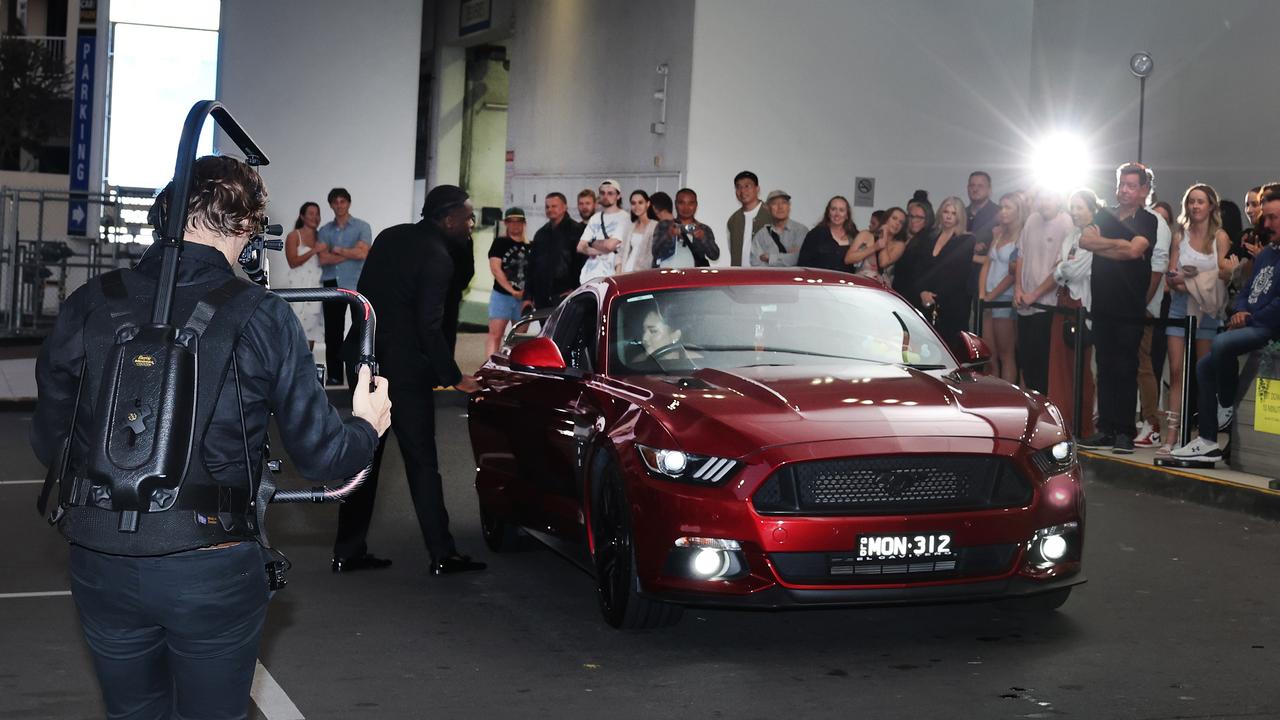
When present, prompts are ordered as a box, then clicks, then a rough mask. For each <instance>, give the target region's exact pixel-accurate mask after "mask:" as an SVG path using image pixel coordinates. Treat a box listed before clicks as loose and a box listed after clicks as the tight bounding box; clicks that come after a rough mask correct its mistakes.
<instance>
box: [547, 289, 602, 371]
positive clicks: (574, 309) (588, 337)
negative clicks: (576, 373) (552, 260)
mask: <svg viewBox="0 0 1280 720" xmlns="http://www.w3.org/2000/svg"><path fill="white" fill-rule="evenodd" d="M596 307H597V305H596V298H595V296H594V295H591V294H589V293H584V294H582V295H578V296H577V297H575V298H573V299H572V300H570V301H569V302H568V303H567V304H565V305H564V306H562V307H561V308H560V311H559V314H558V315H557V316H556V318H555V325H554V327H553V328H552V331H551V339H552V340H553V341H555V344H556V345H557V346H559V348H560V354H561V355H563V356H564V361H565V363H566V364H567V365H568V366H569V367H571V368H577V369H579V370H585V371H588V372H590V371H591V370H592V369H593V368H594V367H595V362H594V360H595V358H593V357H592V354H593V353H594V352H595V339H596V320H597V315H598V314H599V311H598V310H597V309H596Z"/></svg>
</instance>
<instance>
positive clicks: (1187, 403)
mask: <svg viewBox="0 0 1280 720" xmlns="http://www.w3.org/2000/svg"><path fill="white" fill-rule="evenodd" d="M974 305H975V306H976V307H975V310H976V312H975V313H974V316H975V318H976V320H975V323H974V332H975V333H976V334H978V335H979V336H981V335H982V322H983V317H982V311H983V310H990V309H993V308H1010V307H1013V303H1012V302H1009V301H1008V300H1001V301H995V300H987V301H983V300H975V301H974ZM1031 307H1033V308H1037V309H1039V310H1044V311H1046V312H1051V313H1056V314H1058V315H1065V316H1068V317H1071V318H1073V319H1074V321H1075V323H1076V325H1075V326H1076V343H1075V348H1074V350H1075V355H1074V358H1073V367H1072V373H1071V376H1072V377H1071V384H1072V386H1071V391H1072V397H1071V408H1072V411H1073V412H1072V413H1071V433H1072V434H1073V435H1075V436H1076V437H1077V438H1079V437H1080V436H1081V435H1082V430H1083V428H1084V415H1083V413H1085V412H1090V413H1091V412H1093V408H1085V407H1084V382H1083V381H1084V374H1085V373H1086V372H1089V371H1090V368H1087V367H1085V362H1084V358H1085V351H1086V347H1087V345H1089V344H1090V342H1089V337H1088V336H1089V334H1088V333H1087V332H1083V331H1082V330H1081V328H1087V327H1088V321H1089V320H1091V319H1092V318H1093V315H1092V314H1091V313H1090V312H1089V311H1088V310H1086V309H1085V308H1084V307H1077V308H1065V307H1058V306H1056V305H1041V304H1040V303H1033V304H1032V305H1031ZM1107 317H1108V318H1109V319H1113V320H1119V321H1120V322H1131V323H1136V324H1140V325H1151V326H1153V327H1155V328H1159V329H1160V330H1161V331H1163V330H1164V329H1165V328H1169V327H1181V328H1183V329H1184V330H1185V331H1186V337H1187V342H1186V347H1185V348H1184V349H1183V352H1182V413H1183V416H1184V417H1187V416H1188V414H1189V412H1190V409H1191V404H1192V400H1191V375H1192V373H1194V372H1195V366H1196V355H1195V353H1196V343H1195V337H1196V318H1195V316H1194V315H1188V316H1187V317H1185V318H1183V319H1180V320H1170V319H1168V318H1142V319H1141V320H1136V319H1129V318H1112V317H1111V316H1107ZM1193 430H1194V426H1193V424H1192V423H1190V422H1187V421H1184V422H1182V423H1181V426H1180V427H1179V436H1180V437H1179V438H1178V443H1177V444H1178V445H1179V446H1182V445H1186V444H1187V443H1189V442H1191V434H1192V431H1193Z"/></svg>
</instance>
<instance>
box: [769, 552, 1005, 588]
mask: <svg viewBox="0 0 1280 720" xmlns="http://www.w3.org/2000/svg"><path fill="white" fill-rule="evenodd" d="M1017 551H1018V546H1017V545H977V546H972V547H966V548H959V549H957V550H956V552H955V553H954V554H952V555H950V556H948V557H940V558H935V559H915V560H889V561H881V560H863V561H859V560H857V559H856V558H855V557H854V556H853V555H852V554H850V553H821V552H818V553H802V552H779V553H769V560H770V561H771V562H772V564H773V567H774V568H775V569H776V570H777V572H778V577H780V578H782V580H783V581H784V582H787V583H791V584H795V585H884V584H900V583H915V582H934V581H938V580H950V579H959V578H980V577H991V576H994V575H1002V574H1004V573H1006V572H1008V571H1009V568H1010V566H1011V565H1012V563H1013V560H1014V557H1015V556H1016V554H1017Z"/></svg>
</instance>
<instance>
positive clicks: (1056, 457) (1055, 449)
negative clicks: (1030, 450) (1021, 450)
mask: <svg viewBox="0 0 1280 720" xmlns="http://www.w3.org/2000/svg"><path fill="white" fill-rule="evenodd" d="M1031 461H1032V462H1034V463H1035V465H1036V467H1037V468H1039V469H1040V472H1042V473H1044V474H1045V475H1053V474H1055V473H1062V472H1067V471H1068V470H1070V469H1071V468H1072V466H1074V465H1075V464H1076V444H1075V442H1073V441H1071V440H1063V441H1062V442H1059V443H1054V444H1053V445H1050V446H1049V447H1047V448H1044V449H1043V450H1038V451H1037V452H1036V454H1035V455H1033V456H1031Z"/></svg>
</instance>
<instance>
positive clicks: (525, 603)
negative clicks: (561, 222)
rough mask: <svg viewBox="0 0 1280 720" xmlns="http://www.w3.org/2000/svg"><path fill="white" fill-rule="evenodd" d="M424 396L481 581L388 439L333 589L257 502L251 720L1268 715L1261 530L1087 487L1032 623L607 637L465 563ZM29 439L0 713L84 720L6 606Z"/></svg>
mask: <svg viewBox="0 0 1280 720" xmlns="http://www.w3.org/2000/svg"><path fill="white" fill-rule="evenodd" d="M437 399H438V400H439V402H438V404H437V415H438V426H439V435H438V437H439V444H440V450H441V459H442V463H443V468H444V472H445V477H446V479H447V486H448V487H447V491H446V494H447V497H448V500H449V507H450V512H451V514H452V516H453V529H454V533H455V535H456V536H457V538H458V543H459V545H460V547H461V548H462V549H463V550H464V551H465V552H470V553H472V554H473V555H475V556H477V557H479V558H480V559H483V560H485V561H487V562H489V564H490V567H489V570H488V571H486V572H484V573H479V574H474V575H467V576H458V577H446V578H432V577H429V576H428V575H427V573H426V570H425V566H426V562H427V556H426V552H425V549H424V547H423V545H422V540H421V537H420V536H419V533H418V530H417V526H416V522H415V520H414V517H413V513H412V508H411V506H410V503H409V498H408V492H407V490H406V488H405V487H404V484H403V466H402V465H401V461H400V456H399V454H398V452H397V451H396V450H395V447H394V442H393V444H392V447H391V448H389V449H388V453H387V457H386V463H385V465H384V467H385V468H386V472H384V474H383V478H382V480H381V481H380V483H379V493H380V496H379V498H378V505H377V509H376V515H375V519H374V528H373V531H372V533H371V537H370V547H371V549H372V550H373V552H375V553H377V554H379V555H385V556H388V557H391V558H392V559H393V560H394V561H395V564H394V565H393V566H392V567H391V568H389V569H387V570H382V571H374V572H364V573H353V574H349V575H334V574H332V573H331V572H330V571H329V548H330V543H331V542H332V536H333V530H334V527H335V523H336V509H335V508H333V507H326V506H303V505H293V506H277V507H273V508H272V510H271V512H270V514H269V516H268V518H269V529H270V533H271V536H272V539H273V540H274V541H275V544H276V545H277V546H278V547H281V548H282V549H283V550H284V551H285V552H286V553H287V554H288V555H289V556H290V558H291V559H292V560H293V563H294V569H293V571H292V572H291V573H290V577H289V586H288V588H286V589H285V590H284V591H282V592H281V593H280V594H278V595H277V596H276V598H275V600H274V601H273V603H272V606H271V610H270V614H269V618H268V625H269V629H268V631H267V633H266V636H265V637H264V640H263V645H262V648H261V650H260V653H259V657H260V659H261V662H262V665H263V667H264V668H265V670H266V671H267V672H266V673H265V674H266V675H269V678H267V680H269V681H270V682H265V683H264V684H263V685H262V687H260V688H259V691H257V692H256V693H255V698H256V699H257V700H258V702H259V704H260V705H261V706H262V707H261V708H255V709H254V711H253V715H252V717H255V718H265V720H283V719H284V718H298V717H305V718H308V719H320V718H342V719H344V720H345V719H349V718H425V717H431V718H462V717H467V718H473V717H485V718H507V717H511V718H515V717H519V718H544V717H545V718H561V717H598V716H608V717H609V718H610V720H622V719H624V718H654V717H679V718H686V717H687V718H722V717H723V718H735V719H739V718H741V719H748V718H770V719H772V718H778V717H796V718H826V717H831V718H836V717H839V718H848V717H862V718H884V719H893V718H903V719H904V720H905V719H908V718H910V719H912V720H915V719H918V718H943V717H945V718H957V717H959V718H983V719H986V718H1059V717H1076V718H1091V719H1092V718H1125V719H1155V718H1280V683H1277V681H1276V679H1275V676H1276V674H1277V666H1278V665H1280V620H1278V617H1277V607H1278V605H1280V603H1277V598H1280V573H1277V570H1278V569H1280V563H1278V562H1277V558H1280V525H1277V524H1276V523H1275V522H1272V521H1268V520H1262V519H1258V518H1256V517H1253V516H1251V515H1247V514H1243V513H1237V512H1231V511H1226V510H1221V509H1217V508H1212V507H1205V506H1202V505H1196V504H1189V503H1185V502H1179V501H1177V500H1172V499H1167V498H1164V497H1159V496H1155V495H1149V494H1146V493H1142V492H1135V491H1133V490H1125V489H1121V488H1118V487H1116V486H1113V485H1109V484H1106V483H1103V482H1099V481H1095V480H1092V479H1087V482H1086V486H1087V493H1088V536H1087V540H1086V549H1085V567H1086V572H1087V574H1088V577H1089V583H1088V584H1086V585H1084V586H1083V587H1080V588H1077V589H1076V591H1075V593H1074V594H1073V595H1072V597H1071V599H1070V600H1069V601H1068V603H1067V604H1066V606H1065V607H1064V608H1063V609H1062V610H1061V611H1059V612H1058V613H1056V614H1053V615H1050V616H1047V617H1039V618H1037V617H1034V616H1026V615H1022V614H1019V613H1018V612H1016V611H1011V610H1008V609H1005V608H1002V607H1000V606H996V605H991V604H972V605H953V606H939V607H912V608H882V609H861V610H809V611H800V612H759V611H754V612H753V611H729V610H693V611H688V612H686V613H685V616H684V620H683V621H682V622H681V624H679V625H678V626H676V627H674V628H671V629H667V630H661V631H651V632H645V633H636V634H628V633H619V632H617V631H615V630H612V629H611V628H609V627H608V626H606V625H605V624H604V623H603V622H602V621H601V619H600V617H599V612H598V611H597V609H596V605H595V599H594V597H593V585H592V580H591V579H590V578H589V577H588V576H587V575H585V574H584V573H582V572H581V571H580V570H578V569H576V568H575V567H574V566H572V565H570V564H569V563H568V562H566V561H564V560H563V559H561V558H560V557H558V556H556V555H555V554H553V553H552V552H550V551H548V550H546V549H544V548H541V547H540V546H537V545H536V544H534V543H530V544H529V546H528V547H526V548H524V549H522V550H521V551H519V552H514V553H504V554H501V555H494V554H492V553H489V552H488V551H487V550H486V549H485V548H484V546H483V543H482V542H481V540H480V536H479V530H478V525H477V511H476V504H475V496H474V491H473V490H472V487H471V481H472V477H473V463H472V461H471V457H470V449H469V444H468V440H467V435H466V420H465V418H464V417H463V415H464V413H465V403H464V401H463V399H462V398H461V396H459V395H457V394H456V393H451V392H449V393H438V394H437ZM29 424H30V420H29V413H23V412H7V413H0V457H3V458H4V459H5V462H4V463H3V466H2V467H0V547H3V548H4V552H3V554H2V555H0V650H2V651H0V718H23V719H24V720H26V719H36V718H60V719H61V718H94V717H101V716H102V710H101V706H100V705H99V702H98V699H97V687H96V684H95V681H94V676H93V672H92V668H91V666H90V662H89V659H88V656H87V653H86V651H85V649H84V645H83V641H82V640H81V638H80V634H79V628H78V625H77V622H76V619H75V609H74V606H73V603H72V600H71V598H70V597H69V596H67V595H65V594H52V595H37V596H27V597H19V596H15V595H14V594H17V593H60V592H64V591H66V589H67V587H68V583H67V579H66V557H67V551H66V547H65V544H64V543H63V541H62V540H61V538H60V537H59V536H58V534H57V533H56V531H54V530H53V529H51V528H49V527H47V525H45V523H44V521H43V520H42V519H41V518H40V517H39V516H37V514H36V512H35V510H34V497H35V494H36V491H37V490H38V486H37V485H35V484H32V483H30V482H28V483H25V484H19V483H21V482H22V481H31V480H37V479H39V478H41V477H42V476H43V468H41V467H40V466H39V464H38V463H37V462H36V461H35V459H34V458H33V457H32V456H31V452H30V449H29V446H28V445H27V440H26V437H27V431H28V427H29ZM283 484H285V485H286V486H287V485H288V484H289V482H288V481H287V480H286V481H285V482H284V483H283ZM273 690H274V692H272V691H273ZM281 696H283V700H282V699H281Z"/></svg>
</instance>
